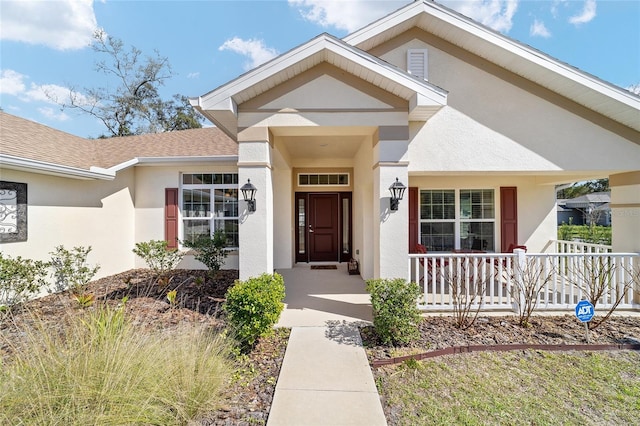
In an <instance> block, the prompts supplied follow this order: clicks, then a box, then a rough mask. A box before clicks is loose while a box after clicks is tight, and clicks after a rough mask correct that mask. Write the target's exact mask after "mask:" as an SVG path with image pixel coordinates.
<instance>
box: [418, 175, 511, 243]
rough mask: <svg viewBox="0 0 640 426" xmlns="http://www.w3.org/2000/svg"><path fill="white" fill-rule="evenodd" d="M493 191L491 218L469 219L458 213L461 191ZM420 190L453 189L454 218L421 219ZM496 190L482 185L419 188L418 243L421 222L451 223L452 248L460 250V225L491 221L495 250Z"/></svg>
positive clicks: (420, 235) (419, 241)
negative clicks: (480, 186) (474, 186)
mask: <svg viewBox="0 0 640 426" xmlns="http://www.w3.org/2000/svg"><path fill="white" fill-rule="evenodd" d="M487 190H489V191H493V218H487V219H471V218H463V217H462V216H461V213H460V205H461V200H460V193H461V192H462V191H487ZM422 191H454V209H455V210H454V219H422V216H421V214H420V213H421V209H422V202H421V201H422V195H421V194H422ZM497 194H498V191H497V190H496V188H491V187H484V188H467V187H465V188H420V189H419V190H418V212H417V214H418V243H420V244H422V238H421V237H422V224H423V223H453V234H454V235H453V246H454V250H460V249H461V247H460V240H461V236H462V232H461V230H460V228H461V225H462V224H463V223H466V222H474V223H476V222H482V223H493V245H494V247H493V249H494V250H495V249H496V248H497V245H498V227H497V224H498V206H499V204H498V201H499V200H498V198H497Z"/></svg>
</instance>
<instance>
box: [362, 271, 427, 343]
mask: <svg viewBox="0 0 640 426" xmlns="http://www.w3.org/2000/svg"><path fill="white" fill-rule="evenodd" d="M367 291H368V292H369V293H370V294H371V306H372V308H373V326H374V328H375V330H376V333H377V334H378V337H379V338H380V340H381V341H382V343H383V344H385V345H406V344H409V343H411V342H412V341H413V340H415V339H416V338H417V337H418V336H419V334H420V331H419V329H418V324H419V323H420V311H419V310H418V308H417V306H416V300H417V299H418V296H419V294H420V289H419V287H418V284H416V283H414V282H411V283H407V282H406V281H405V280H403V279H400V278H396V279H376V280H368V281H367Z"/></svg>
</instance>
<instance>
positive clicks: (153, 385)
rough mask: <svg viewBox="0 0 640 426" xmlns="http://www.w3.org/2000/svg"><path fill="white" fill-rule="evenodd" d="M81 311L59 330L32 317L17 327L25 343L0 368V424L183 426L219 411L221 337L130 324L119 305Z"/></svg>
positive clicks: (225, 354) (226, 369) (226, 367)
mask: <svg viewBox="0 0 640 426" xmlns="http://www.w3.org/2000/svg"><path fill="white" fill-rule="evenodd" d="M84 312H85V314H84V315H83V316H81V317H80V318H75V319H67V321H66V322H67V323H68V324H69V326H68V328H66V329H65V330H64V333H62V334H60V333H59V332H58V331H59V330H58V329H57V325H53V324H51V325H47V324H45V323H43V321H38V320H37V319H34V321H33V323H34V324H35V327H34V328H33V329H26V330H25V340H26V342H25V344H26V345H27V346H26V347H23V348H22V349H23V350H16V351H14V353H15V357H16V358H15V359H13V360H12V361H10V362H9V363H7V364H5V365H3V366H2V367H3V368H0V407H2V408H1V409H0V424H6V425H18V424H31V425H65V424H66V425H134V424H135V425H143V424H144V425H186V424H195V421H197V420H198V419H200V418H202V417H203V416H205V415H206V414H207V413H210V412H211V411H213V410H216V409H217V408H219V406H220V404H221V402H222V401H223V400H224V397H223V391H224V387H225V385H226V384H227V383H228V382H229V381H230V379H231V376H232V365H231V361H230V355H229V354H230V345H229V342H228V341H227V340H226V339H225V338H223V337H221V336H220V335H215V334H213V333H212V332H211V330H207V329H206V328H205V327H204V326H196V325H187V324H184V325H182V326H181V327H182V328H180V329H179V330H177V331H176V332H172V333H168V332H167V331H166V330H151V331H144V330H141V329H136V328H134V327H133V326H132V324H131V321H130V320H129V319H128V318H127V317H126V315H125V312H124V309H123V308H122V307H120V308H117V309H116V308H108V307H105V306H99V307H96V308H95V309H91V310H87V311H84ZM61 320H65V318H61ZM50 326H51V327H53V329H49V327H50Z"/></svg>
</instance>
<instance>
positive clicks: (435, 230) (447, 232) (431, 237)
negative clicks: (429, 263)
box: [420, 222, 455, 251]
mask: <svg viewBox="0 0 640 426" xmlns="http://www.w3.org/2000/svg"><path fill="white" fill-rule="evenodd" d="M454 225H455V224H454V223H453V222H424V223H421V224H420V243H421V244H422V245H424V246H425V247H426V248H427V250H428V251H452V250H453V249H454V248H455V246H454V239H455V235H454Z"/></svg>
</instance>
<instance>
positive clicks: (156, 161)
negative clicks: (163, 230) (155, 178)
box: [92, 155, 238, 174]
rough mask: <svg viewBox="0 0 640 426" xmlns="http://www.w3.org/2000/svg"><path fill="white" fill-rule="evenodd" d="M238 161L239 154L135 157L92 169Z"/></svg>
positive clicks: (114, 169) (117, 170)
mask: <svg viewBox="0 0 640 426" xmlns="http://www.w3.org/2000/svg"><path fill="white" fill-rule="evenodd" d="M225 162H229V163H237V162H238V156H237V155H216V156H198V157H194V156H188V157H187V156H176V157H135V158H132V159H131V160H128V161H125V162H123V163H120V164H116V165H115V166H113V167H110V168H108V169H99V168H98V167H95V168H94V167H92V170H93V169H95V170H96V171H97V170H104V171H105V172H107V173H113V174H115V173H117V172H119V171H121V170H124V169H127V168H129V167H134V166H138V165H150V166H151V165H178V164H185V163H225Z"/></svg>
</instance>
